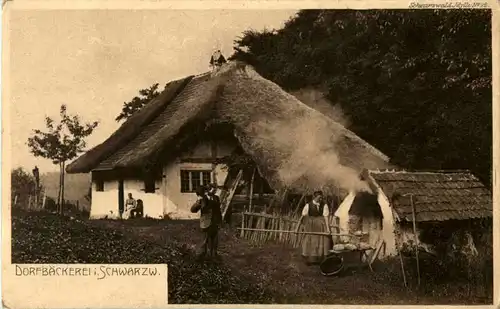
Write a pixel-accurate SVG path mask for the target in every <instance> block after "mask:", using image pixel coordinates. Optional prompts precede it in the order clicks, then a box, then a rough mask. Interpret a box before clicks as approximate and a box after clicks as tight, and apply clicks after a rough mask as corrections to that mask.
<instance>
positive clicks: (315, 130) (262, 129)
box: [67, 62, 388, 218]
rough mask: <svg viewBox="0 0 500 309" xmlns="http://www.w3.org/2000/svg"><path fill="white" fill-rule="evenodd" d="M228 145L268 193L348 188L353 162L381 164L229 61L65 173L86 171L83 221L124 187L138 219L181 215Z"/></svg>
mask: <svg viewBox="0 0 500 309" xmlns="http://www.w3.org/2000/svg"><path fill="white" fill-rule="evenodd" d="M238 151H240V152H243V153H245V154H246V155H248V156H249V157H250V158H251V160H252V161H253V162H254V164H255V166H256V169H257V172H258V175H259V176H261V177H262V179H265V181H266V182H267V185H268V187H270V188H272V190H280V189H282V188H284V187H290V188H304V186H307V187H308V188H316V187H318V186H320V185H325V183H327V182H328V183H332V184H334V185H336V186H337V187H340V188H343V189H345V190H351V189H354V190H358V189H360V187H361V186H363V184H362V183H361V182H360V181H359V179H358V176H357V175H359V172H360V171H361V170H362V169H364V168H371V169H373V168H386V167H387V166H388V163H387V161H388V158H387V157H386V156H385V155H384V154H382V153H380V151H378V150H377V149H375V148H373V147H372V146H371V145H369V144H368V143H366V142H365V141H363V140H362V139H361V138H359V137H358V136H356V135H355V134H354V133H353V132H351V131H349V130H347V129H346V128H345V127H343V126H342V125H340V124H338V123H337V122H335V121H333V120H332V119H331V118H329V117H327V116H325V115H323V114H322V113H320V112H318V111H317V110H315V109H313V108H310V107H309V106H307V105H306V104H304V103H302V102H300V101H299V100H298V99H297V98H295V97H294V96H292V95H290V94H288V93H287V92H285V91H284V90H282V89H281V88H280V87H279V86H278V85H276V84H274V83H272V82H271V81H269V80H266V79H265V78H263V77H261V76H260V75H259V74H258V73H257V72H256V71H255V70H254V69H253V68H252V67H250V66H248V65H245V64H243V63H239V62H231V63H227V64H224V65H223V66H222V67H221V68H220V69H218V70H216V71H214V72H210V73H206V74H202V75H198V76H189V77H186V78H183V79H180V80H177V81H173V82H170V83H169V84H167V86H166V87H165V90H164V91H163V92H162V93H161V94H160V95H159V96H158V97H157V98H155V99H153V100H152V102H150V103H149V104H148V105H146V106H145V107H144V108H143V109H142V110H140V111H139V112H137V113H136V114H134V115H133V116H132V117H130V118H129V119H128V120H127V121H126V122H125V123H123V125H122V126H121V127H120V128H119V129H118V130H117V131H116V132H115V133H113V134H112V135H111V136H110V137H109V138H108V139H106V140H105V141H104V142H103V143H102V144H100V145H98V146H96V147H94V148H93V149H91V150H89V151H88V152H86V153H85V154H83V155H82V156H81V157H79V158H78V159H76V160H75V161H74V162H72V163H71V164H70V165H69V166H68V167H67V172H68V173H89V172H91V173H92V207H91V217H92V218H99V217H103V216H108V217H109V216H110V215H111V214H113V215H117V214H118V213H119V212H120V211H121V210H122V209H123V203H124V196H125V195H126V194H127V193H128V192H131V193H133V195H134V197H135V198H140V199H141V200H143V202H144V208H145V209H144V211H145V214H146V215H148V216H151V217H162V216H164V215H167V214H168V215H169V216H171V217H180V218H190V217H192V214H191V213H190V212H189V207H190V205H191V203H192V202H193V201H194V200H195V199H196V197H195V194H194V193H193V192H194V190H195V189H196V187H197V186H198V185H200V184H205V183H207V182H216V183H217V184H219V185H223V184H224V182H225V179H226V177H227V175H228V171H227V169H226V168H225V165H224V164H222V163H220V161H221V159H222V158H224V157H227V156H230V155H231V154H233V153H235V152H238ZM111 216H112V215H111Z"/></svg>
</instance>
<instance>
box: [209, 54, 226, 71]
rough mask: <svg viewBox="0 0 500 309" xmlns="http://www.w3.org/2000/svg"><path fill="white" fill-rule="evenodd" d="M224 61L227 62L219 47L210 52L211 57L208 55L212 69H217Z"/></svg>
mask: <svg viewBox="0 0 500 309" xmlns="http://www.w3.org/2000/svg"><path fill="white" fill-rule="evenodd" d="M225 63H227V60H226V58H225V57H224V56H223V55H222V53H221V51H220V50H219V49H218V50H216V51H215V52H214V53H213V54H212V57H210V67H211V68H212V70H217V69H218V68H220V67H221V66H222V65H223V64H225Z"/></svg>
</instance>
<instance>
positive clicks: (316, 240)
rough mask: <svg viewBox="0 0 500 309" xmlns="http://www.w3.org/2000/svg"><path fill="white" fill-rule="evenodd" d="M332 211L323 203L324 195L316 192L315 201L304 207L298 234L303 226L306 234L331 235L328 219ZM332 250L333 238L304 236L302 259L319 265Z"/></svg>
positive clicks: (307, 262)
mask: <svg viewBox="0 0 500 309" xmlns="http://www.w3.org/2000/svg"><path fill="white" fill-rule="evenodd" d="M329 216H330V210H329V209H328V205H326V204H325V203H323V193H322V192H321V191H316V192H314V194H313V200H312V201H311V203H308V204H306V205H305V206H304V208H303V210H302V216H301V217H300V219H299V222H298V224H297V228H296V232H299V230H300V228H301V226H302V227H303V228H302V230H303V231H304V232H320V233H321V232H322V233H328V234H330V225H329V224H328V221H329V220H328V218H329ZM331 248H332V237H331V236H326V235H307V234H305V235H304V238H303V240H302V257H303V258H304V260H305V262H306V264H309V265H310V264H318V263H321V262H322V261H323V259H324V258H325V257H326V256H327V255H328V251H329V250H330V249H331Z"/></svg>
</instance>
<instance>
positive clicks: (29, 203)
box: [28, 194, 31, 209]
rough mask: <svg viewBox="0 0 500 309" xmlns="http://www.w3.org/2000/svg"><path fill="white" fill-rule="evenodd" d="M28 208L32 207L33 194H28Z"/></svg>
mask: <svg viewBox="0 0 500 309" xmlns="http://www.w3.org/2000/svg"><path fill="white" fill-rule="evenodd" d="M28 209H31V194H30V195H29V196H28Z"/></svg>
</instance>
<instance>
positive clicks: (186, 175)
mask: <svg viewBox="0 0 500 309" xmlns="http://www.w3.org/2000/svg"><path fill="white" fill-rule="evenodd" d="M211 179H212V171H189V170H182V171H181V192H182V193H192V192H195V191H196V189H197V188H198V187H200V186H204V185H206V184H209V183H210V182H211Z"/></svg>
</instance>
